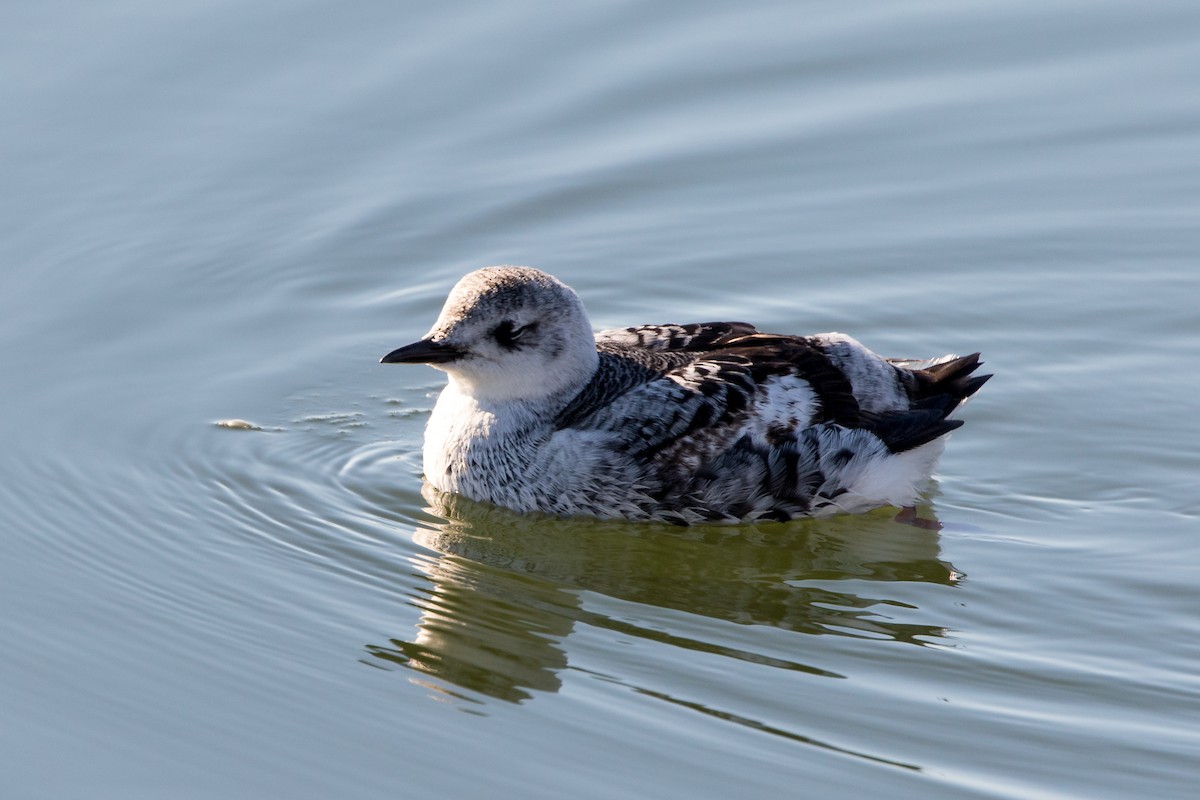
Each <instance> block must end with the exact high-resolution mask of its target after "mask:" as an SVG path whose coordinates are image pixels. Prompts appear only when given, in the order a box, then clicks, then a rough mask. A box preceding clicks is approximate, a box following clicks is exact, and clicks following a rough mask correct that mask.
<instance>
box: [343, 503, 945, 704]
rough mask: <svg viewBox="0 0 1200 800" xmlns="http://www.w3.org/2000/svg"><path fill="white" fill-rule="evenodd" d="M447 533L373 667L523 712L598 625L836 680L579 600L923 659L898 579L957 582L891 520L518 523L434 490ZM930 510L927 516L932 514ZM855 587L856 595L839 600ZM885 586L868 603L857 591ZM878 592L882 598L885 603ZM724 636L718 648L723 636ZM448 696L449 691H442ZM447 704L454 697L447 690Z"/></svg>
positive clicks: (426, 531) (374, 648)
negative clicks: (569, 643)
mask: <svg viewBox="0 0 1200 800" xmlns="http://www.w3.org/2000/svg"><path fill="white" fill-rule="evenodd" d="M425 497H426V500H427V501H429V502H430V504H431V508H430V511H432V512H433V513H435V514H437V515H438V516H440V517H442V518H444V519H445V520H446V521H445V522H444V523H442V524H432V525H430V526H429V527H421V528H418V529H417V530H416V531H415V532H414V540H415V541H416V543H417V544H418V545H420V546H422V547H424V548H426V549H428V550H429V551H431V552H432V553H433V556H432V557H429V558H415V559H414V560H413V561H414V564H415V565H416V566H417V567H418V568H419V569H420V570H421V571H422V572H423V573H424V574H425V575H426V576H427V577H428V579H429V584H428V586H427V587H425V588H424V589H423V590H422V594H421V596H419V597H417V598H416V599H415V605H417V607H418V608H420V610H421V619H420V622H419V623H418V626H417V632H416V636H415V637H413V638H411V639H408V638H394V639H391V640H390V641H389V642H388V643H387V644H382V645H375V644H372V645H368V646H367V648H366V649H367V651H368V653H369V654H370V657H369V658H368V659H365V660H366V661H367V663H370V664H373V665H374V666H380V667H390V666H394V665H402V666H403V667H405V668H407V669H411V670H414V671H415V672H418V673H421V674H422V675H423V676H428V677H430V678H435V679H437V680H438V681H441V682H445V683H448V684H453V685H454V686H458V687H462V688H464V689H467V690H469V691H471V692H477V693H479V694H481V695H485V696H489V697H493V698H497V699H501V700H506V701H510V702H521V701H523V700H527V699H530V698H531V697H533V696H534V694H533V693H534V692H554V691H556V690H558V688H559V687H560V685H561V677H560V675H561V673H562V672H563V671H564V670H565V669H568V666H569V665H568V657H567V650H566V648H565V647H564V644H563V643H564V640H565V639H566V637H567V636H568V635H569V634H570V633H571V631H572V630H573V629H574V628H575V626H576V625H589V626H595V627H597V628H601V629H605V630H609V631H613V632H617V633H619V634H621V635H623V636H628V637H637V638H640V639H645V640H651V641H654V642H658V643H662V644H667V645H670V646H673V647H678V648H682V649H685V650H691V651H699V652H703V653H708V654H715V655H720V656H725V657H729V658H733V659H737V660H740V661H745V662H751V663H755V664H761V665H765V666H771V667H775V668H779V669H784V670H793V671H798V672H803V673H808V674H811V675H818V676H825V677H834V678H837V677H842V676H840V675H838V674H836V673H833V672H829V671H827V670H823V669H820V668H818V667H814V666H811V665H807V664H803V663H800V662H798V661H794V660H791V659H790V658H783V657H779V656H773V655H769V654H767V653H762V652H752V651H749V650H745V649H742V648H739V647H736V646H731V645H728V644H718V643H715V642H709V641H704V640H701V639H697V638H693V637H689V636H686V635H681V634H678V633H671V632H668V631H665V630H662V629H661V628H660V627H659V626H657V625H656V626H655V627H647V626H645V625H640V624H638V623H637V622H634V621H630V620H629V619H628V618H621V619H617V618H614V617H613V616H610V615H607V614H604V613H599V612H596V611H594V610H590V609H589V608H588V606H589V605H596V604H595V603H590V604H589V603H588V602H586V601H585V599H584V598H583V596H582V593H583V592H594V593H599V594H602V595H605V596H607V597H609V598H613V599H615V600H617V601H622V602H631V603H638V604H644V605H646V606H652V607H656V608H660V609H670V610H673V611H680V612H686V613H688V614H693V615H700V616H702V617H705V618H710V619H714V620H722V621H725V622H730V623H736V624H740V625H754V626H769V627H771V628H777V629H782V630H787V631H794V632H797V633H805V634H813V635H819V634H828V635H836V636H849V637H862V638H871V639H890V640H894V641H898V642H904V643H909V644H913V645H918V646H923V645H925V644H927V643H928V641H929V640H936V639H938V638H941V637H943V636H944V635H945V631H944V629H942V628H940V627H934V626H928V625H917V624H910V623H903V622H897V621H893V620H891V619H889V618H888V616H887V615H886V614H884V613H881V612H882V611H883V610H884V609H885V608H886V607H887V606H892V607H903V608H911V606H909V605H908V604H906V603H902V602H900V601H897V600H894V599H889V598H888V597H887V596H886V595H887V593H886V591H883V590H882V589H883V587H884V586H886V584H889V583H892V582H898V581H899V582H925V583H934V584H942V585H951V584H953V583H955V582H956V581H957V580H958V579H959V577H960V576H959V574H958V573H957V572H956V571H955V569H954V567H952V566H951V565H950V564H948V563H946V562H945V561H942V560H940V559H939V557H938V556H939V553H940V547H939V539H938V534H937V533H936V532H935V531H932V530H928V529H923V528H920V527H915V526H913V525H907V524H902V523H899V522H896V521H895V512H894V510H892V511H886V510H885V511H880V512H876V513H873V514H866V515H859V516H853V517H849V516H847V517H837V518H833V519H825V520H802V521H797V522H792V523H786V524H780V523H771V524H765V525H761V526H741V527H724V526H720V527H716V526H714V527H699V526H698V527H692V528H674V527H671V526H663V525H636V524H629V523H613V522H600V521H594V520H564V519H554V518H544V517H537V516H532V517H531V516H529V515H521V514H516V513H513V512H510V511H508V510H506V509H501V508H496V507H492V506H483V505H480V504H477V503H472V502H470V501H467V500H464V499H462V498H458V497H452V496H446V495H441V494H440V493H437V492H436V491H435V490H432V489H431V488H429V487H426V491H425ZM930 513H931V512H930V510H929V509H923V510H922V515H923V516H925V517H928V516H929V515H930ZM838 582H845V583H846V584H847V589H845V590H843V589H840V588H831V585H835V584H837V583H838ZM862 582H871V583H872V584H875V585H878V586H879V587H880V589H881V591H878V592H872V593H871V595H872V596H867V595H865V594H859V593H856V592H855V591H849V588H850V586H853V587H854V588H855V589H859V588H861V586H862ZM876 595H878V596H876ZM714 638H722V637H718V636H714ZM442 691H446V689H442ZM449 692H450V693H451V694H458V693H457V692H454V691H453V690H449Z"/></svg>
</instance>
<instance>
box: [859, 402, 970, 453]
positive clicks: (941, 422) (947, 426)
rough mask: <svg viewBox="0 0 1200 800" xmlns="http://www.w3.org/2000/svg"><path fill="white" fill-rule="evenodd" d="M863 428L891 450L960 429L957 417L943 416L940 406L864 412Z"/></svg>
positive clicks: (930, 440)
mask: <svg viewBox="0 0 1200 800" xmlns="http://www.w3.org/2000/svg"><path fill="white" fill-rule="evenodd" d="M867 417H868V419H867V422H868V425H867V428H868V429H869V430H870V431H871V432H872V433H874V434H875V435H876V436H878V437H879V438H880V439H881V440H882V441H883V443H884V444H885V445H887V449H888V450H889V451H891V452H893V453H903V452H905V451H907V450H913V449H915V448H918V447H920V446H921V445H923V444H929V443H930V442H932V441H933V440H934V439H937V438H939V437H942V436H945V435H946V434H947V433H949V432H950V431H952V430H955V429H956V428H961V427H962V425H963V421H962V420H961V419H946V418H945V412H944V411H943V409H942V408H941V407H940V406H933V407H926V408H914V409H913V410H911V411H895V412H891V413H886V414H871V415H867Z"/></svg>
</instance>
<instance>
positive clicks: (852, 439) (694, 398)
mask: <svg viewBox="0 0 1200 800" xmlns="http://www.w3.org/2000/svg"><path fill="white" fill-rule="evenodd" d="M383 361H384V362H386V363H428V364H430V365H432V366H435V367H437V368H439V369H442V370H445V371H446V372H447V374H448V375H449V378H450V380H449V384H448V385H447V387H446V389H445V390H444V391H443V392H442V394H441V396H440V397H439V398H438V402H437V405H436V407H435V409H434V412H433V415H432V417H431V418H430V421H429V424H428V426H427V428H426V435H425V450H424V461H425V477H426V479H427V480H428V481H429V482H430V483H431V484H432V485H433V486H434V487H436V488H437V489H440V490H442V491H447V492H455V493H459V494H463V495H466V496H467V497H470V498H471V499H473V500H478V501H486V502H492V503H496V504H498V505H503V506H507V507H509V508H513V509H516V510H518V511H542V512H546V513H551V514H559V515H576V514H581V515H591V516H597V517H610V518H626V519H636V520H662V521H667V522H674V523H680V524H688V523H693V522H701V521H713V522H739V521H752V520H769V519H779V520H783V519H790V518H793V517H798V516H819V515H827V514H832V513H837V512H841V511H847V512H856V511H864V510H868V509H871V508H875V507H878V506H882V505H901V506H903V505H909V504H911V503H913V502H915V500H916V499H917V498H918V496H919V493H920V491H921V489H922V488H923V486H924V484H925V483H926V481H927V480H928V478H929V475H930V473H931V472H932V471H933V468H934V466H935V464H936V461H937V458H938V456H939V455H940V453H941V450H942V445H943V437H944V435H945V434H946V433H948V432H949V431H951V430H953V429H954V428H956V427H958V426H959V425H961V424H962V423H961V422H960V421H957V420H951V419H948V416H949V415H950V413H951V412H953V411H954V409H955V408H957V407H958V406H959V405H960V404H961V403H962V402H963V401H964V400H965V399H966V398H967V397H969V396H970V395H972V394H973V393H974V392H975V391H976V390H978V388H979V387H980V386H982V385H983V383H984V381H986V380H987V378H988V377H990V376H972V375H971V373H972V372H973V371H974V370H975V369H976V368H977V367H978V366H979V363H980V362H979V356H978V354H977V353H976V354H973V355H970V356H965V357H962V358H957V357H954V356H944V357H942V358H940V359H933V360H929V361H904V360H889V359H885V358H882V357H880V356H878V355H876V354H875V353H873V352H871V351H870V350H868V349H867V348H865V347H864V346H863V345H861V344H859V343H858V342H857V341H855V340H854V339H852V338H850V337H848V336H845V335H842V334H837V333H826V334H819V335H815V336H783V335H776V334H765V333H759V332H758V331H757V330H756V329H755V328H754V327H753V326H752V325H749V324H747V323H744V322H709V323H700V324H693V325H646V326H641V327H633V328H623V329H619V330H609V331H602V332H600V333H598V334H594V335H593V334H592V332H591V326H590V323H589V322H588V318H587V314H586V312H585V311H584V309H583V305H582V303H580V301H579V299H578V297H577V296H576V295H575V293H574V292H573V291H572V290H571V289H570V288H569V287H567V286H566V285H565V284H562V283H560V282H559V281H557V280H556V279H554V278H553V277H551V276H549V275H547V274H545V273H543V272H540V271H538V270H534V269H531V268H528V267H489V268H486V269H482V270H478V271H476V272H473V273H471V274H469V275H467V276H466V277H464V278H463V279H462V280H461V281H460V282H459V283H458V284H457V285H456V286H455V288H454V289H453V290H452V291H451V293H450V296H449V298H448V299H447V301H446V304H445V307H444V308H443V310H442V313H441V315H440V316H439V318H438V320H437V322H435V323H434V326H433V328H432V329H431V330H430V331H429V333H428V334H427V335H426V337H425V338H424V339H422V340H421V341H419V342H415V343H413V344H411V345H408V346H406V347H402V348H400V349H399V350H396V351H393V352H392V353H389V354H388V355H387V356H385V357H384V359H383Z"/></svg>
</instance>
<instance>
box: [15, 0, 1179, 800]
mask: <svg viewBox="0 0 1200 800" xmlns="http://www.w3.org/2000/svg"><path fill="white" fill-rule="evenodd" d="M1197 74H1200V8H1197V7H1195V5H1194V4H1191V3H1183V2H1179V3H1171V2H1167V3H1159V4H1155V5H1154V6H1152V7H1149V6H1147V7H1140V6H1139V7H1137V8H1135V7H1133V6H1131V5H1129V4H1123V3H1116V2H1099V3H1086V4H1084V3H1074V2H1066V0H1057V1H1056V2H1051V3H1028V2H1019V3H1015V4H1014V3H988V2H982V3H973V4H969V5H963V4H956V3H946V2H937V1H936V0H935V1H934V2H925V3H922V2H902V3H868V4H855V5H853V6H845V7H843V6H842V5H841V4H795V3H771V2H756V3H751V4H748V5H747V4H742V5H741V6H739V7H737V8H733V7H731V6H726V5H724V4H716V3H700V4H697V3H686V4H683V3H660V4H655V5H653V6H647V5H645V4H634V3H594V4H592V3H585V4H577V5H575V6H572V7H571V8H569V9H567V8H564V7H562V6H559V5H554V4H550V3H546V2H532V1H530V2H516V3H506V4H503V6H493V5H488V4H479V3H476V4H472V3H452V4H442V5H437V6H426V5H420V4H393V3H382V2H367V3H359V4H356V5H354V6H353V7H345V8H343V7H335V6H328V5H325V4H318V3H303V4H296V3H281V2H268V1H266V0H256V2H252V3H196V2H186V1H185V2H177V3H173V4H170V5H169V6H163V5H162V4H150V3H144V2H136V1H135V0H130V2H120V3H109V4H94V3H82V2H78V0H56V1H55V2H40V3H32V2H17V3H9V4H7V5H5V7H4V8H3V10H0V76H2V77H0V119H2V120H3V122H4V124H3V125H0V174H2V175H3V176H4V180H3V185H4V187H5V191H4V192H2V193H0V264H2V265H3V268H2V269H0V366H2V372H0V375H2V378H0V381H2V383H0V387H2V389H3V397H4V401H3V409H4V414H3V415H2V416H0V442H3V448H4V457H3V459H0V520H2V522H0V531H2V532H3V539H2V542H3V553H4V556H3V558H0V597H2V598H3V602H4V607H5V609H6V613H5V614H4V615H3V616H0V635H2V636H3V641H4V642H5V644H6V648H5V653H6V657H5V658H4V659H0V709H2V710H3V713H2V714H0V718H2V719H3V720H4V722H3V724H0V753H3V757H2V760H3V769H2V770H0V773H2V774H3V777H0V787H2V788H3V794H4V796H5V797H14V798H41V797H54V798H73V797H80V798H82V797H89V798H90V797H96V796H113V797H124V798H133V797H162V796H164V795H168V796H171V797H197V798H201V797H222V798H237V797H247V798H250V797H264V796H291V797H300V798H308V797H312V798H323V797H367V796H378V795H380V794H382V793H385V792H386V793H388V794H396V793H397V792H399V793H400V794H402V795H405V796H407V795H418V794H423V795H428V794H440V795H444V796H448V797H455V798H468V797H498V796H522V797H563V796H572V797H580V798H589V797H596V798H608V797H626V796H636V797H655V798H674V797H680V798H683V797H687V798H696V797H704V798H708V797H712V798H716V797H725V796H730V795H731V794H735V793H736V796H739V797H767V796H780V795H799V796H813V797H840V796H872V797H922V798H928V797H947V798H951V797H953V798H962V797H981V798H982V797H989V798H992V797H997V798H998V797H1006V798H1007V797H1013V798H1016V797H1020V798H1029V797H1056V798H1057V797H1078V798H1100V797H1131V796H1146V797H1157V798H1168V797H1185V796H1190V795H1191V791H1190V790H1192V789H1193V788H1194V786H1195V785H1196V783H1197V781H1198V780H1200V769H1198V768H1197V763H1198V762H1197V760H1196V753H1197V752H1200V735H1198V734H1197V729H1196V726H1195V725H1194V724H1191V723H1190V721H1191V720H1194V719H1196V718H1198V716H1200V679H1198V678H1197V673H1196V669H1195V664H1196V663H1197V660H1198V658H1200V645H1198V642H1200V636H1198V633H1200V632H1198V631H1197V625H1196V608H1197V598H1196V593H1195V586H1196V584H1197V563H1198V552H1197V544H1196V536H1197V533H1198V531H1200V526H1198V525H1197V518H1198V516H1200V501H1198V499H1197V498H1200V478H1198V477H1197V476H1198V475H1200V456H1198V455H1197V453H1200V429H1198V427H1197V424H1196V421H1195V419H1196V416H1195V413H1194V412H1195V408H1194V406H1195V402H1194V398H1195V397H1196V396H1197V394H1198V392H1200V377H1197V372H1196V370H1195V369H1194V368H1193V365H1194V364H1195V362H1196V353H1197V352H1198V351H1200V347H1198V345H1200V318H1198V317H1197V312H1196V298H1197V297H1200V277H1197V275H1198V273H1197V270H1196V267H1195V254H1196V253H1197V252H1200V213H1198V206H1197V197H1200V94H1198V92H1197V89H1196V80H1195V76H1196V75H1197ZM494 263H524V264H532V265H535V266H539V267H541V268H543V269H546V270H548V271H551V272H553V273H555V274H557V275H558V276H560V277H561V278H563V279H564V280H566V281H567V282H568V283H570V284H571V285H573V286H574V287H575V288H576V289H577V290H578V291H579V292H580V294H581V295H582V297H583V298H584V301H585V303H586V304H587V306H588V308H589V310H590V312H591V314H592V318H593V322H594V323H595V325H596V326H597V327H611V326H617V325H626V324H635V323H642V322H665V321H697V320H702V319H713V318H727V319H728V318H732V319H739V318H740V319H747V320H749V321H751V322H754V323H756V324H757V325H759V327H760V328H763V329H766V330H778V331H783V332H796V333H801V332H816V331H824V330H841V331H845V332H847V333H851V334H852V335H854V336H856V337H858V338H859V339H861V340H862V341H864V342H866V343H867V344H868V345H870V346H871V347H873V348H875V349H877V350H879V351H881V352H883V353H885V354H887V355H893V356H932V355H937V354H940V353H943V352H950V351H957V352H964V353H965V352H971V351H974V350H982V351H983V352H984V356H985V358H986V359H987V362H988V368H989V369H990V370H992V371H994V372H995V373H996V378H994V379H993V381H992V382H991V383H989V384H988V386H987V387H986V388H985V389H984V390H983V391H982V392H981V393H980V395H979V396H978V397H977V398H975V399H974V400H972V402H971V403H970V404H969V405H968V406H967V407H966V408H965V409H964V411H963V412H962V413H963V417H964V418H965V419H966V420H967V424H966V426H965V427H964V428H963V429H961V430H960V431H959V432H957V433H956V434H955V436H954V437H953V439H952V441H951V442H950V445H949V447H948V450H947V454H946V456H945V457H944V459H943V462H942V466H941V469H940V472H939V475H938V480H937V483H936V486H935V487H934V488H933V489H932V490H931V492H930V494H929V497H928V499H927V502H926V503H925V504H924V505H923V507H922V509H921V513H922V515H923V516H925V517H927V518H929V519H936V520H938V521H939V522H940V523H941V525H942V529H941V530H940V531H932V530H924V529H919V528H915V527H912V526H909V525H904V524H901V523H899V522H897V521H896V520H895V519H894V513H893V512H889V511H887V510H883V511H879V512H875V513H872V514H867V515H862V516H856V517H842V518H835V519H831V520H823V521H799V522H795V523H789V524H785V525H779V524H774V525H767V524H764V525H761V526H756V527H744V528H713V527H695V528H689V529H675V528H671V527H664V526H654V525H625V524H619V523H599V522H588V521H581V520H552V519H542V518H537V517H522V516H519V515H515V514H511V513H508V512H506V511H503V510H500V509H492V508H487V507H482V506H478V505H476V504H472V503H468V502H462V501H456V500H454V499H452V498H451V499H447V498H444V497H437V496H433V495H430V496H425V495H423V494H422V486H421V480H420V455H419V449H420V439H421V431H422V428H423V425H424V422H425V420H426V419H427V417H428V413H429V409H430V408H431V407H432V404H433V400H434V397H435V395H436V392H437V391H438V389H439V387H440V383H441V376H440V374H439V373H436V372H435V371H433V370H429V369H425V368H395V367H384V366H380V365H378V364H377V363H376V362H377V360H378V358H379V357H380V356H381V355H383V354H384V353H386V352H388V351H389V350H391V349H393V348H394V347H396V346H399V345H400V344H404V343H406V342H408V341H411V340H413V339H415V338H417V337H418V336H420V335H421V334H422V333H424V331H425V330H426V329H427V327H428V325H429V324H430V322H431V321H432V320H433V318H434V317H435V315H436V313H437V310H438V308H439V306H440V304H441V301H442V299H443V297H444V295H445V293H446V291H447V290H448V288H449V287H450V286H451V285H452V284H453V282H454V281H455V280H456V279H457V278H458V277H459V276H460V275H461V274H462V273H464V272H466V271H468V270H470V269H474V268H476V267H479V266H483V265H486V264H494ZM229 419H244V420H247V421H249V422H251V423H253V425H254V428H255V429H235V428H228V427H220V426H218V425H217V424H216V423H217V422H218V421H221V420H229Z"/></svg>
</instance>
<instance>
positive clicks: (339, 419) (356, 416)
mask: <svg viewBox="0 0 1200 800" xmlns="http://www.w3.org/2000/svg"><path fill="white" fill-rule="evenodd" d="M362 416H363V413H362V412H361V411H335V412H333V413H330V414H312V415H310V416H307V417H304V418H303V419H301V420H300V422H322V423H327V424H329V425H346V426H349V427H358V426H361V425H365V424H366V423H365V422H363V421H362Z"/></svg>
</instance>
